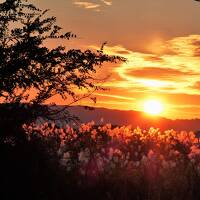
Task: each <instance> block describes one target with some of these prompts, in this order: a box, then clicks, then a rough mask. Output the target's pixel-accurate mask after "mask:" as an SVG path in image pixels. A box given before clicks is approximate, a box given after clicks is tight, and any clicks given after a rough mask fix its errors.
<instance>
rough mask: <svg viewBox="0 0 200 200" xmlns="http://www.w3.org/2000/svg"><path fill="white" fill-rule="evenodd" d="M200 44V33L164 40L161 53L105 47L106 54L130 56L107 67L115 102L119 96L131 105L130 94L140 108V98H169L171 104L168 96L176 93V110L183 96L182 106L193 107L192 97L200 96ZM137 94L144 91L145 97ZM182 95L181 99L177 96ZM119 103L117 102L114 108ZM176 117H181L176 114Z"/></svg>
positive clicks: (167, 101) (133, 104) (108, 85)
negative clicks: (117, 63)
mask: <svg viewBox="0 0 200 200" xmlns="http://www.w3.org/2000/svg"><path fill="white" fill-rule="evenodd" d="M199 44H200V35H190V36H186V37H176V38H173V39H171V40H169V41H165V42H163V43H162V46H161V47H160V48H162V51H160V52H162V53H160V52H159V53H158V54H156V53H154V54H152V53H141V52H135V51H131V50H128V49H126V48H124V47H123V46H121V45H118V46H112V47H109V46H107V47H105V52H106V53H108V54H113V55H119V56H124V57H126V58H127V59H128V60H127V62H126V63H121V64H119V65H118V66H113V67H109V68H107V72H108V69H109V70H110V72H108V73H112V80H111V81H109V80H108V81H107V82H106V83H105V86H106V87H108V88H110V90H109V94H110V98H112V99H113V100H112V103H113V102H115V100H116V102H117V101H118V99H119V97H120V96H121V98H122V99H123V100H124V102H126V103H127V104H124V105H128V102H130V98H131V97H132V98H133V99H134V98H136V99H135V100H132V106H133V107H134V108H133V109H136V110H137V109H138V106H137V99H138V101H140V100H141V99H140V98H147V97H148V98H149V97H157V98H163V99H165V97H167V100H166V104H171V103H172V102H170V100H171V99H170V97H169V96H173V98H172V100H173V110H174V111H173V112H175V109H174V106H176V105H180V104H181V101H182V102H183V99H182V98H184V97H185V102H184V104H183V105H182V107H184V106H186V107H188V106H189V107H194V105H193V103H194V101H192V100H191V99H193V97H194V96H195V98H197V97H198V99H200V92H199V91H200V57H198V56H197V53H196V52H197V51H198V49H199ZM91 47H93V48H97V47H95V46H91ZM169 52H171V53H169ZM122 91H123V92H122ZM138 94H142V97H141V96H140V95H138ZM99 95H100V94H99ZM102 95H105V92H103V94H102ZM174 95H175V96H174ZM180 95H181V97H182V98H178V97H179V96H180ZM145 96H146V97H145ZM176 97H177V98H176ZM186 97H187V98H186ZM189 97H191V98H189ZM101 103H102V99H101ZM117 105H118V103H117V104H116V105H113V107H117ZM195 106H196V105H195ZM169 107H170V106H169ZM131 108H132V107H131ZM127 109H130V108H129V107H127ZM178 110H180V108H179V109H178ZM193 111H194V110H193ZM169 115H170V114H169ZM169 115H168V114H167V112H166V113H165V116H167V117H171V116H169ZM174 116H175V117H178V116H176V114H174Z"/></svg>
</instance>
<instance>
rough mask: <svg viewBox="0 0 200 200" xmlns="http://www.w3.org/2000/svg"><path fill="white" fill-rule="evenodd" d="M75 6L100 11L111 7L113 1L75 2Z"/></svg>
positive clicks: (82, 0)
mask: <svg viewBox="0 0 200 200" xmlns="http://www.w3.org/2000/svg"><path fill="white" fill-rule="evenodd" d="M73 4H74V5H75V6H77V7H80V8H83V9H89V10H94V11H100V10H101V8H102V7H105V6H111V5H112V0H97V1H90V0H89V1H84V0H80V1H79V0H74V1H73Z"/></svg>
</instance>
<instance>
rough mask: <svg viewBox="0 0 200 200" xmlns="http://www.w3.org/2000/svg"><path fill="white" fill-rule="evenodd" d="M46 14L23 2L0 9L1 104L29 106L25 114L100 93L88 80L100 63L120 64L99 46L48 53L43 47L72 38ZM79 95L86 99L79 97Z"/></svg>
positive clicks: (8, 1) (47, 113)
mask: <svg viewBox="0 0 200 200" xmlns="http://www.w3.org/2000/svg"><path fill="white" fill-rule="evenodd" d="M47 12H48V10H40V9H38V8H37V7H36V6H34V5H33V4H29V3H28V2H27V1H26V0H6V1H5V2H4V3H1V4H0V83H1V84H0V99H1V102H4V103H9V105H11V104H14V105H19V104H20V105H22V103H28V106H29V109H30V108H36V107H37V108H38V107H39V111H41V107H40V105H42V104H43V103H45V101H46V100H48V99H50V98H51V97H53V96H55V95H59V96H60V97H61V98H62V99H64V100H67V99H72V101H71V102H70V103H69V102H68V103H69V104H72V103H73V102H77V101H79V100H80V99H82V98H86V97H90V95H91V94H92V93H93V91H95V90H99V89H102V88H101V87H100V86H99V85H98V84H97V82H96V81H95V79H94V78H93V75H94V73H96V70H97V68H98V67H101V66H102V64H103V63H104V62H116V61H124V59H123V58H121V57H116V56H109V55H106V54H104V53H103V46H104V45H103V46H102V48H101V49H100V50H99V51H97V52H92V51H91V50H86V51H81V50H77V49H71V50H66V48H65V47H64V46H57V47H56V48H53V49H50V48H48V47H47V46H45V44H44V42H46V41H47V42H48V41H49V40H52V39H54V40H55V39H63V40H66V39H67V40H69V39H70V38H73V37H76V35H74V34H72V33H71V32H67V33H61V29H62V28H61V27H59V26H58V25H57V24H56V17H54V16H53V17H45V15H46V14H47ZM83 89H84V90H86V91H87V93H85V94H84V95H82V96H80V95H78V94H79V92H78V91H79V90H83ZM75 91H76V92H75ZM91 99H93V100H94V101H95V98H91ZM26 106H27V105H26ZM43 108H44V106H43ZM57 112H59V111H58V110H57V109H55V107H53V109H51V111H50V110H49V107H48V109H46V110H45V111H44V110H43V111H42V112H38V111H37V112H35V115H45V116H55V114H56V113H57ZM67 114H69V113H67ZM34 117H35V116H34ZM65 117H66V116H65ZM68 118H69V115H68Z"/></svg>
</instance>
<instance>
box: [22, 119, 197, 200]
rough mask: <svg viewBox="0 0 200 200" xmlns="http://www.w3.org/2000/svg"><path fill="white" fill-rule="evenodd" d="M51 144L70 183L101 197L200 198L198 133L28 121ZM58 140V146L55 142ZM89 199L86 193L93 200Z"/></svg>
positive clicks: (35, 133)
mask: <svg viewBox="0 0 200 200" xmlns="http://www.w3.org/2000/svg"><path fill="white" fill-rule="evenodd" d="M24 129H25V130H26V134H27V137H28V138H29V139H30V140H31V138H32V137H34V136H37V137H41V138H43V139H44V141H45V142H46V144H51V148H49V149H50V150H51V151H50V150H49V153H50V154H51V152H56V156H57V159H58V162H59V165H60V167H61V169H62V170H63V173H64V175H63V176H65V177H66V181H68V183H69V184H73V185H76V188H79V190H80V191H90V193H91V194H88V195H89V197H93V198H96V199H138V200H139V199H156V200H157V199H169V200H171V199H174V200H175V199H177V200H178V199H186V200H189V199H200V191H199V184H200V146H199V143H198V139H197V138H196V137H195V134H194V133H193V132H184V131H182V132H176V131H173V130H166V131H164V132H160V130H159V129H155V128H150V129H149V130H141V129H140V128H139V127H137V128H132V127H131V126H122V127H113V126H112V125H111V124H106V125H103V126H96V125H95V124H94V123H93V122H91V123H88V124H82V125H81V126H80V127H79V128H72V127H69V126H66V127H65V128H59V127H56V125H55V124H48V123H45V124H43V125H32V126H28V125H24ZM52 143H53V145H52ZM89 197H87V198H88V199H89Z"/></svg>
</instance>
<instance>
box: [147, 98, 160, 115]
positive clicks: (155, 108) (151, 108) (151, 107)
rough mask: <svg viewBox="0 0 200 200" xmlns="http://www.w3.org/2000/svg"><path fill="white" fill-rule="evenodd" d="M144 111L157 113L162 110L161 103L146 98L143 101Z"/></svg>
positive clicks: (151, 113) (152, 113)
mask: <svg viewBox="0 0 200 200" xmlns="http://www.w3.org/2000/svg"><path fill="white" fill-rule="evenodd" d="M143 108H144V112H145V113H148V114H150V115H158V114H160V113H162V111H163V104H162V103H161V102H160V101H158V100H148V101H145V102H144V106H143Z"/></svg>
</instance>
